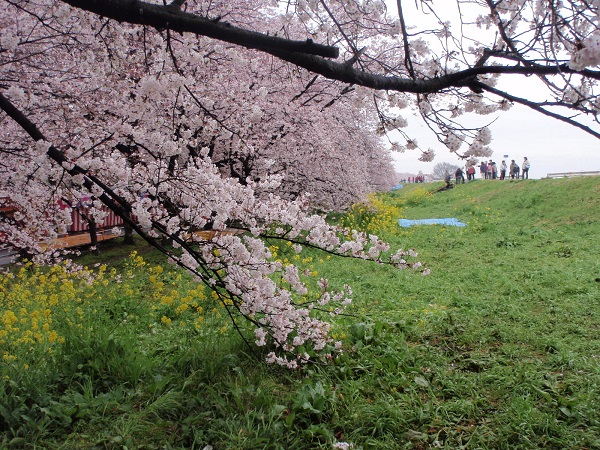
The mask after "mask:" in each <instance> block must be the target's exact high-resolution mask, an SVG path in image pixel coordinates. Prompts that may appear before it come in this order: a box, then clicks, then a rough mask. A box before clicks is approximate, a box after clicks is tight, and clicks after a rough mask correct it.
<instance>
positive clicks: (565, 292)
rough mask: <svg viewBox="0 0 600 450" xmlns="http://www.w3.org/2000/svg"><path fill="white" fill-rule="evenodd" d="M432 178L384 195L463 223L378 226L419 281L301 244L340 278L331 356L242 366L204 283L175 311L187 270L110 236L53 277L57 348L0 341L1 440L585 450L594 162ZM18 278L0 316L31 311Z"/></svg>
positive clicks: (596, 307)
mask: <svg viewBox="0 0 600 450" xmlns="http://www.w3.org/2000/svg"><path fill="white" fill-rule="evenodd" d="M439 187H441V184H439V185H436V184H419V185H407V186H405V188H403V189H400V190H398V191H395V192H393V193H388V194H384V195H382V196H381V199H382V200H383V203H384V207H383V208H384V209H385V205H388V206H390V210H393V209H392V208H391V207H392V206H393V207H396V208H400V210H401V215H402V217H404V218H408V219H424V218H443V217H456V218H458V219H459V220H461V221H463V222H465V223H467V226H466V227H463V228H456V227H447V226H439V225H428V226H417V227H411V228H400V227H399V226H398V227H397V228H396V227H391V228H390V227H388V228H386V232H385V236H384V237H385V238H386V239H387V240H389V242H390V243H391V245H392V247H393V248H397V247H402V248H405V249H406V248H411V247H414V248H416V250H417V251H418V252H419V257H418V259H419V260H420V261H422V262H423V264H424V265H425V266H427V267H428V268H430V269H431V274H430V275H429V276H421V275H419V274H418V273H416V272H413V271H411V270H406V271H400V270H398V269H394V268H391V267H388V266H385V265H378V264H375V263H370V262H365V261H354V260H350V259H347V258H332V259H331V260H330V261H327V255H322V254H319V253H317V252H315V251H309V250H306V251H305V252H303V253H302V254H301V255H302V258H303V259H304V260H306V261H307V262H306V264H307V266H308V268H310V270H311V271H316V272H318V274H319V276H324V277H328V278H329V279H330V282H331V283H330V284H331V285H332V286H334V287H335V286H341V285H343V284H345V283H348V284H350V285H351V286H352V287H353V291H354V294H353V303H352V305H351V307H350V308H349V310H348V311H347V312H348V315H346V316H340V317H339V318H337V319H336V322H335V324H334V333H335V336H336V338H338V339H341V340H343V341H344V343H345V352H344V353H343V354H342V355H341V356H340V357H338V358H336V359H335V360H334V361H332V362H331V364H329V365H324V366H321V365H314V366H310V367H307V368H305V369H303V370H301V371H295V372H294V371H286V370H283V369H279V368H274V367H270V366H265V365H263V364H260V363H257V360H256V359H255V357H254V356H253V355H251V354H249V352H248V350H247V348H246V347H245V346H244V345H243V343H242V342H241V339H240V338H239V337H238V336H237V335H236V334H235V333H234V332H233V331H232V329H231V325H230V324H229V322H228V320H227V318H226V317H225V316H222V315H221V313H220V312H219V310H218V308H217V307H216V305H215V308H214V312H212V311H211V310H212V306H211V303H210V297H209V298H207V299H205V300H203V302H204V303H202V305H204V309H205V311H204V312H203V313H202V314H204V315H205V316H206V318H205V320H204V321H203V322H202V323H201V324H200V325H198V324H197V323H196V322H195V321H196V320H197V315H198V314H197V313H195V312H194V311H192V310H190V309H187V310H185V309H182V308H180V306H181V305H180V306H178V307H176V306H177V305H179V303H178V302H180V301H183V300H182V299H186V298H193V299H198V298H201V293H200V292H195V293H194V291H193V289H195V287H194V286H193V285H191V284H190V283H189V280H187V278H185V276H183V275H181V274H179V273H176V272H173V271H170V270H168V269H165V272H164V273H162V271H161V270H158V269H157V268H156V266H158V265H162V264H163V259H162V258H160V257H157V256H156V254H155V253H153V252H151V251H150V250H149V249H148V248H147V247H146V246H144V245H143V244H139V243H138V245H136V246H135V247H133V249H136V250H137V251H138V254H143V257H144V260H145V261H142V260H141V259H140V258H135V259H133V260H131V259H128V258H125V257H124V255H125V254H127V253H129V252H130V251H131V248H127V249H126V250H123V249H122V248H119V247H118V246H116V245H115V243H111V244H110V246H107V247H105V248H104V250H103V253H102V256H101V257H102V258H104V259H105V260H106V261H107V262H108V264H109V266H110V267H114V268H115V271H116V272H117V273H119V274H122V275H123V276H122V280H121V282H120V283H119V284H114V283H110V282H108V278H106V282H105V283H104V284H102V283H101V284H95V285H93V286H89V287H85V286H86V285H84V287H83V288H82V289H81V290H80V291H77V292H74V291H72V289H71V284H69V283H68V282H65V283H63V282H61V281H60V279H58V278H57V279H56V280H55V281H56V282H57V286H59V287H60V289H62V290H63V291H64V292H66V293H67V294H68V295H69V296H70V298H71V301H70V302H67V301H66V300H65V299H64V298H62V297H61V298H60V301H57V306H58V307H59V308H58V309H57V311H56V312H55V311H54V310H52V312H51V313H52V316H53V317H55V319H54V322H52V327H55V328H56V329H57V330H58V332H59V333H58V335H59V336H60V337H64V338H65V339H66V343H65V345H64V346H63V347H59V346H57V345H55V346H54V347H52V348H55V350H54V351H53V352H51V353H45V354H44V356H43V357H40V358H39V359H37V360H36V359H35V358H32V356H31V355H30V354H29V353H30V352H29V350H27V348H28V347H27V346H26V347H23V348H25V350H24V351H23V352H22V353H20V354H19V353H16V356H14V358H15V359H14V360H12V359H11V358H12V357H11V358H8V357H7V354H6V349H3V351H4V352H5V353H4V354H3V361H2V364H4V365H3V366H1V369H2V374H3V383H4V384H3V385H1V386H0V448H10V449H12V448H19V449H20V448H23V449H26V448H27V449H28V448H31V449H33V448H38V449H111V450H112V449H206V450H208V449H213V450H234V449H236V450H254V449H257V450H258V449H282V450H312V449H332V448H334V444H336V443H338V444H340V445H338V446H337V447H335V448H353V449H355V450H358V449H363V450H367V449H373V450H394V449H435V448H446V449H459V448H461V449H511V450H512V449H578V450H580V449H600V258H599V256H600V195H599V194H600V177H597V178H591V177H590V178H574V179H564V180H528V181H504V182H500V181H494V182H492V181H490V182H486V181H481V180H477V181H475V182H472V183H468V184H465V185H460V186H457V187H455V188H454V189H451V190H447V191H442V192H437V193H435V194H431V192H432V191H434V190H436V189H437V188H439ZM394 211H395V210H394ZM382 216H383V214H382ZM390 229H391V230H392V231H390ZM290 257H292V256H290ZM311 257H312V258H311ZM84 258H85V259H82V260H81V261H85V263H86V264H89V265H90V266H91V265H92V264H95V263H96V262H97V261H96V259H95V258H96V257H95V256H94V255H86V256H85V257H84ZM165 267H166V265H165ZM108 272H110V268H109V269H107V273H108ZM23 277H27V275H23ZM38 280H40V281H37V282H36V280H33V282H32V284H31V286H32V287H31V288H30V290H32V291H34V290H36V289H38V290H39V289H40V287H39V286H38V287H37V288H36V283H37V285H41V288H42V290H44V292H38V293H37V294H36V295H39V301H46V300H44V299H50V298H52V292H51V291H50V289H54V288H51V286H50V285H46V284H42V281H41V280H42V278H39V279H38ZM25 281H26V278H23V279H22V280H21V281H19V282H20V283H21V285H22V287H20V288H19V289H22V290H23V292H22V294H21V297H19V298H20V299H21V300H20V302H21V303H20V304H15V305H14V308H13V310H14V312H15V314H21V313H20V312H19V311H20V310H21V311H22V309H23V306H24V305H25V304H27V305H31V306H28V307H29V308H31V309H32V310H33V309H34V308H35V303H34V302H32V301H31V299H32V298H33V297H32V295H31V294H30V292H29V291H27V290H26V289H25V287H23V286H26V283H25ZM50 281H51V280H50V279H49V278H48V277H46V278H44V281H43V283H48V282H50ZM3 282H4V283H5V285H6V286H8V287H7V288H6V289H8V288H10V286H9V285H8V283H11V282H12V281H11V279H7V280H4V281H3ZM3 286H4V285H0V294H1V295H3V296H6V298H8V297H9V296H8V292H10V291H9V290H4V291H2V289H1V288H2V287H3ZM86 289H87V290H86ZM46 290H47V292H46ZM63 291H61V292H63ZM63 297H64V295H63ZM35 298H38V297H35ZM0 300H2V297H0ZM0 305H2V304H1V303H0ZM8 307H9V308H10V307H12V306H11V305H8ZM7 311H8V310H7ZM48 311H49V312H48V314H50V310H48ZM25 312H27V311H25ZM23 314H24V313H23ZM30 315H31V314H30ZM167 316H168V317H167ZM11 317H14V318H13V319H11ZM40 317H41V316H40ZM186 317H187V319H185V318H186ZM61 318H64V319H65V323H64V324H61V322H60V320H61ZM38 319H39V317H38ZM167 319H168V320H167ZM171 319H173V322H172V323H171ZM39 320H41V319H39ZM79 321H81V328H77V327H75V328H74V327H72V326H71V325H70V324H71V323H72V322H75V323H76V324H77V326H78V327H79ZM7 324H10V326H12V327H13V328H14V329H15V330H16V329H17V328H16V327H17V318H16V316H14V315H13V316H11V315H10V314H8V313H6V312H5V313H4V316H3V322H2V324H0V330H2V328H1V327H2V326H8V325H7ZM63 325H64V326H63ZM196 325H198V326H196ZM39 328H40V329H39V330H38V331H39V332H40V339H41V341H40V342H44V341H43V339H44V336H43V334H41V332H42V327H41V325H40V327H39ZM4 338H5V339H6V335H4ZM25 343H26V342H25ZM48 345H49V344H48ZM21 358H25V359H26V358H29V359H28V361H29V363H28V364H26V365H24V364H23V362H22V361H21ZM341 443H347V444H348V446H349V447H348V446H345V445H342V444H341Z"/></svg>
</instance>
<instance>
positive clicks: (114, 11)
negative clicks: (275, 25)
mask: <svg viewBox="0 0 600 450" xmlns="http://www.w3.org/2000/svg"><path fill="white" fill-rule="evenodd" d="M62 1H64V2H65V3H68V4H69V5H71V6H74V7H76V8H80V9H83V10H86V11H90V12H93V13H96V14H98V15H100V16H103V17H108V18H111V19H114V20H117V21H118V22H127V23H132V24H138V25H148V26H151V27H154V28H156V29H159V30H161V29H165V28H169V29H171V30H173V31H179V32H182V33H183V32H190V33H194V34H198V35H202V36H206V37H210V38H214V39H219V40H221V41H225V42H230V43H232V44H238V45H242V46H244V47H246V48H254V49H257V50H263V51H267V50H269V49H272V48H278V49H285V50H287V51H291V52H300V53H305V54H311V55H319V56H323V57H326V58H337V57H338V56H339V50H338V49H337V48H335V47H331V46H328V45H322V44H317V43H315V42H313V41H312V40H311V39H307V40H306V41H293V40H290V39H285V38H280V37H277V36H269V35H266V34H263V33H257V32H254V31H250V30H245V29H242V28H238V27H235V26H233V25H231V24H229V23H227V22H221V21H219V20H211V19H208V18H204V17H200V16H198V15H195V14H191V13H187V12H184V11H181V10H179V9H178V8H174V7H171V6H169V5H166V6H165V5H156V4H152V3H147V2H143V1H138V0H62ZM178 5H179V2H177V3H175V6H178Z"/></svg>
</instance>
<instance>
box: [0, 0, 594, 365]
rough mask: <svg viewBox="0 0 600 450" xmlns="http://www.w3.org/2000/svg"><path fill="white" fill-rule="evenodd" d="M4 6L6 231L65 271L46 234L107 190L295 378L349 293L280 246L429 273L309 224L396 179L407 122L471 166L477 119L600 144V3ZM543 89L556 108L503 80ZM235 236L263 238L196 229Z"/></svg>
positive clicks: (480, 134) (356, 238)
mask: <svg viewBox="0 0 600 450" xmlns="http://www.w3.org/2000/svg"><path fill="white" fill-rule="evenodd" d="M1 3H2V9H1V11H2V12H0V25H1V26H0V30H1V31H0V33H1V35H0V74H1V80H2V81H0V109H2V110H3V114H2V115H1V116H0V121H1V122H2V123H1V128H0V140H1V147H0V148H1V151H2V152H3V156H4V157H3V158H2V163H1V164H0V173H1V178H0V193H2V195H4V196H8V197H9V198H10V200H11V202H12V203H13V204H15V205H16V206H17V210H18V211H17V213H16V214H15V216H14V217H11V218H8V217H4V218H3V219H2V222H1V223H0V227H1V229H0V231H1V232H2V233H3V234H4V235H5V236H6V238H7V240H8V241H9V242H10V243H11V244H12V245H15V246H18V247H21V248H24V249H28V251H29V252H31V253H32V254H37V255H38V257H39V258H40V259H45V260H46V261H49V260H50V257H51V256H53V255H48V254H47V252H43V250H42V249H41V248H39V247H38V242H39V241H40V239H41V237H42V236H46V237H48V236H53V235H55V234H56V232H57V230H58V229H60V228H61V226H62V225H64V224H65V222H68V221H69V220H70V214H69V210H68V208H66V209H62V210H61V209H60V208H57V207H56V205H57V199H60V200H61V201H62V202H63V203H66V204H70V205H74V204H77V203H78V202H79V201H81V200H82V199H83V198H89V197H91V198H92V199H93V206H94V207H92V209H91V215H92V217H93V219H94V220H95V222H96V223H101V222H102V219H103V215H104V214H106V213H105V208H103V206H104V207H108V208H109V209H111V210H112V211H113V212H114V213H116V214H117V215H119V216H121V217H122V218H123V220H124V221H125V222H126V223H127V225H128V226H129V227H131V228H132V229H134V230H135V231H136V232H137V233H139V234H140V235H141V236H142V237H143V238H144V239H146V240H147V241H148V242H150V243H151V244H153V245H155V246H156V247H157V248H160V249H161V250H162V251H164V252H165V253H167V254H168V255H169V256H170V258H171V260H172V261H173V262H174V263H176V264H178V265H180V266H182V267H184V268H186V269H187V270H189V271H190V272H191V273H192V274H194V275H195V276H196V277H197V279H198V281H199V282H202V283H204V284H206V285H207V286H208V287H210V289H213V290H214V292H216V293H217V295H218V296H219V298H220V299H221V300H222V301H223V302H224V304H225V305H226V306H227V308H228V310H229V311H230V313H231V315H232V317H235V316H236V315H241V316H243V317H244V318H245V319H247V320H248V321H249V322H250V323H251V324H252V325H253V326H254V330H255V331H254V334H255V338H253V339H254V340H255V341H256V344H258V345H260V346H263V345H269V346H271V348H272V350H273V351H272V352H270V353H269V356H268V359H269V360H270V361H272V362H277V363H280V364H285V365H290V366H295V365H296V364H298V363H299V362H305V361H307V360H309V359H311V358H314V357H315V356H316V355H317V354H318V353H320V352H325V353H327V352H329V351H331V349H333V348H334V347H335V345H333V343H332V342H331V339H330V337H329V324H328V322H327V320H326V319H325V317H326V316H319V314H318V311H319V310H327V311H329V310H330V309H331V308H332V306H331V304H332V303H334V304H335V307H340V308H341V307H343V305H345V304H347V303H348V302H349V301H350V298H349V296H350V290H349V288H346V289H345V290H344V291H333V290H331V289H330V288H329V286H328V283H327V281H326V280H321V281H320V282H319V287H320V290H321V293H320V295H319V297H318V298H317V299H315V300H314V301H303V300H302V299H303V296H304V295H305V294H306V292H307V284H306V280H305V276H304V274H303V273H302V272H301V270H299V268H298V267H296V266H294V265H284V264H282V263H280V262H276V261H274V260H273V258H272V255H271V253H270V250H269V248H268V247H267V246H266V245H265V243H264V240H263V238H265V237H268V238H271V239H277V240H280V241H288V242H290V243H291V244H292V245H293V248H294V249H295V251H297V252H301V251H302V248H303V246H307V245H308V246H311V247H317V248H321V249H323V250H324V251H327V252H330V253H332V254H337V255H342V256H350V257H357V258H364V259H369V260H374V261H378V262H382V263H390V264H393V265H395V266H397V267H401V268H403V267H414V268H419V267H420V265H419V263H414V262H412V263H411V262H410V261H411V257H413V256H414V254H413V253H412V252H405V251H403V250H397V251H390V249H389V246H388V245H387V244H385V243H384V242H382V241H381V240H380V239H379V238H377V237H376V236H367V235H364V234H362V233H359V232H355V231H351V230H340V229H337V228H335V227H331V226H329V225H328V224H327V223H326V222H325V220H324V219H323V218H322V217H321V216H319V215H314V214H311V213H310V211H311V210H314V209H315V208H319V209H332V208H341V207H343V206H345V205H347V204H349V203H351V202H352V201H354V200H355V199H356V198H359V197H360V195H362V194H364V193H365V192H368V191H371V190H377V189H383V188H387V187H389V186H390V185H391V183H393V182H394V181H395V180H393V170H392V168H391V163H390V160H391V159H390V154H389V149H390V148H391V149H393V150H400V151H404V150H406V149H412V148H418V144H417V143H416V141H415V140H414V139H412V138H411V137H410V135H409V134H408V133H407V132H406V131H405V130H406V128H405V127H406V125H407V121H406V117H408V115H410V114H414V115H417V116H419V117H421V118H422V119H423V120H424V121H425V123H426V124H427V126H429V128H431V130H432V131H433V132H434V133H436V134H437V136H438V137H439V140H440V141H441V142H442V143H444V144H445V145H446V146H447V147H448V149H449V150H450V151H452V152H455V153H457V155H459V156H460V157H462V158H476V157H480V156H484V157H485V156H487V155H489V154H490V149H489V144H490V142H491V135H490V132H489V130H488V129H487V128H485V127H481V128H473V127H470V126H467V125H461V117H463V116H468V115H471V114H473V113H476V114H490V113H494V112H496V111H501V110H507V109H509V108H510V106H511V105H512V104H514V103H519V104H522V105H525V106H527V107H529V108H532V109H534V110H536V111H538V112H540V113H541V114H546V115H549V116H552V117H556V118H558V119H560V120H563V121H566V122H568V123H570V124H572V125H574V126H576V127H579V128H581V129H583V130H584V131H587V132H588V133H591V134H593V135H595V136H599V135H598V131H596V130H597V128H596V125H597V122H596V112H597V108H598V98H597V95H596V93H595V88H596V80H597V79H598V76H599V72H598V71H596V69H595V67H596V65H597V64H598V63H599V62H600V45H599V42H600V33H599V31H598V6H599V3H600V2H598V1H597V0H593V1H587V2H581V1H577V2H575V1H573V2H571V1H562V2H554V1H547V2H542V1H533V0H531V1H530V0H499V1H492V0H485V1H483V0H482V1H481V2H476V3H474V2H470V1H462V0H457V1H455V2H448V1H443V2H433V1H427V2H425V1H417V2H412V1H411V2H408V3H406V4H405V3H404V2H402V0H398V1H397V2H396V3H392V2H384V1H382V0H339V1H325V0H320V1H319V0H308V1H307V0H298V1H277V0H272V1H266V0H244V1H227V2H224V1H202V0H189V1H186V0H172V1H171V2H163V1H158V0H157V1H147V2H145V1H137V0H64V1H53V0H2V2H1ZM438 3H439V5H440V6H439V9H436V8H438V6H437V4H438ZM414 6H416V9H414ZM407 8H411V9H410V10H409V9H407ZM413 9H414V10H413ZM417 14H418V15H417ZM456 33H460V34H456ZM531 76H534V77H535V79H536V80H537V83H538V85H539V87H540V88H541V89H542V91H541V92H543V94H542V95H541V96H538V97H531V98H522V97H519V96H517V95H515V94H512V93H511V92H509V91H506V90H503V89H502V88H500V87H499V86H503V85H507V84H502V83H498V81H499V80H501V79H503V78H511V77H512V78H518V77H531ZM565 111H567V112H565ZM585 115H587V116H588V117H591V120H590V121H587V122H582V121H581V120H580V116H585ZM392 130H395V131H397V132H399V133H398V134H396V136H400V140H399V141H392V140H391V137H390V136H392V134H389V132H390V131H392ZM386 139H387V145H384V143H386ZM432 157H433V151H432V150H431V149H421V155H420V158H421V159H423V160H430V159H431V158H432ZM232 226H234V227H236V228H238V229H240V230H244V231H246V233H244V234H240V235H238V234H231V235H220V236H219V237H218V238H217V237H213V238H203V237H202V236H203V235H201V234H194V231H197V230H200V229H205V228H212V229H214V230H223V229H225V228H227V227H232ZM161 236H168V237H169V238H170V240H171V241H172V242H173V243H174V245H175V247H176V251H175V252H173V251H172V250H171V248H166V247H163V246H162V245H161V242H162V241H161V240H159V239H158V238H159V237H161ZM421 270H422V269H421ZM275 273H279V276H278V277H274V276H273V275H274V274H275ZM274 280H279V281H274ZM334 310H335V309H334ZM336 311H339V309H337V310H336Z"/></svg>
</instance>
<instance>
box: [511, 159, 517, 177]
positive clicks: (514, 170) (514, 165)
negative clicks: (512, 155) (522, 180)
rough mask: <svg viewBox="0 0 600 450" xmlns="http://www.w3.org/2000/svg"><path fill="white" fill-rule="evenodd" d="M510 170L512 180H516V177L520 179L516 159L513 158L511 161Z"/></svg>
mask: <svg viewBox="0 0 600 450" xmlns="http://www.w3.org/2000/svg"><path fill="white" fill-rule="evenodd" d="M509 171H510V179H511V180H514V179H515V178H516V179H517V180H518V179H519V166H517V163H516V162H515V160H514V159H511V161H510V167H509Z"/></svg>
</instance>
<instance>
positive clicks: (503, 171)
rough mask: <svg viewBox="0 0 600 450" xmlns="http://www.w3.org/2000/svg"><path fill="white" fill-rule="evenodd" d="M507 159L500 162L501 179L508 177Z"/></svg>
mask: <svg viewBox="0 0 600 450" xmlns="http://www.w3.org/2000/svg"><path fill="white" fill-rule="evenodd" d="M506 169H507V167H506V161H504V160H502V162H501V163H500V179H501V180H504V178H505V177H506Z"/></svg>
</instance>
